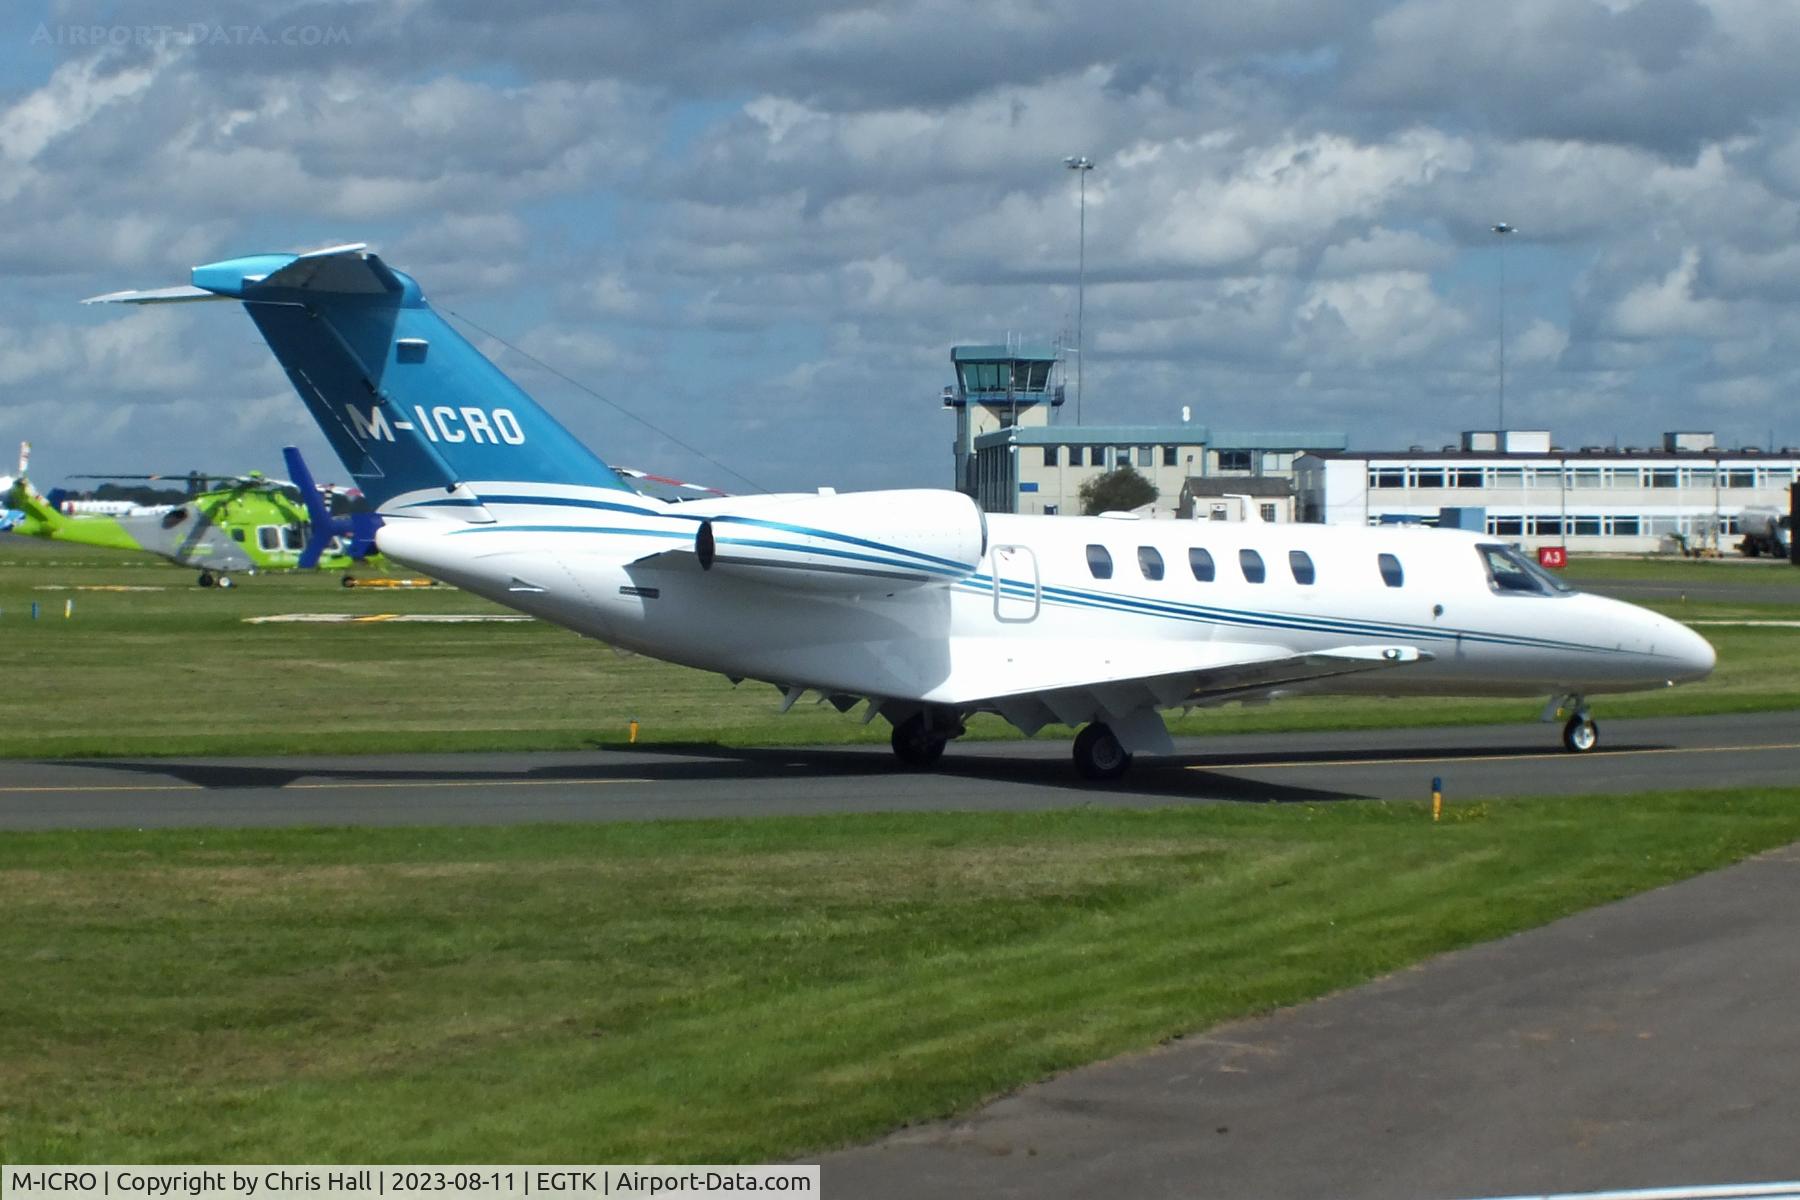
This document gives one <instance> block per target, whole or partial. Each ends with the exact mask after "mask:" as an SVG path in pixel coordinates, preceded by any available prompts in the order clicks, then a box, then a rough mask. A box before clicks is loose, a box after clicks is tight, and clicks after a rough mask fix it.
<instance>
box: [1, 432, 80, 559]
mask: <svg viewBox="0 0 1800 1200" xmlns="http://www.w3.org/2000/svg"><path fill="white" fill-rule="evenodd" d="M30 469H31V443H30V442H20V443H19V473H18V474H17V475H12V476H0V531H4V530H10V531H12V532H14V533H22V534H25V535H27V536H31V537H49V536H50V535H51V533H52V531H54V530H56V529H57V528H59V527H61V526H63V525H66V524H68V522H69V518H67V517H65V516H63V514H62V511H61V509H60V508H59V507H58V506H57V503H56V500H55V496H56V493H55V492H52V493H51V498H50V499H45V498H44V497H43V496H42V495H40V494H39V493H38V490H37V489H36V488H35V487H32V486H31V479H30V478H29V477H28V476H27V475H26V472H27V471H29V470H30Z"/></svg>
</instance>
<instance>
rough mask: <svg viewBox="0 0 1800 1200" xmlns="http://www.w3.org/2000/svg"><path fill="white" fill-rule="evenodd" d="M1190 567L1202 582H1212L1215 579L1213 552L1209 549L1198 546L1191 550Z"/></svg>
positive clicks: (1189, 556) (1189, 554)
mask: <svg viewBox="0 0 1800 1200" xmlns="http://www.w3.org/2000/svg"><path fill="white" fill-rule="evenodd" d="M1188 569H1189V570H1190V571H1192V572H1193V573H1194V578H1195V579H1198V580H1199V581H1200V582H1201V583H1211V582H1212V581H1213V556H1212V554H1211V553H1210V552H1209V551H1206V550H1202V549H1200V548H1199V547H1198V546H1196V547H1195V548H1193V549H1192V550H1189V551H1188Z"/></svg>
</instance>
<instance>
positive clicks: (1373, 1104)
mask: <svg viewBox="0 0 1800 1200" xmlns="http://www.w3.org/2000/svg"><path fill="white" fill-rule="evenodd" d="M1471 902H1472V903H1479V902H1480V898H1479V897H1472V898H1471ZM1796 905H1800V846H1789V847H1786V848H1784V849H1782V850H1777V851H1774V852H1772V853H1769V854H1765V855H1762V856H1761V857H1759V858H1756V859H1752V860H1751V861H1749V862H1746V863H1740V864H1739V865H1737V866H1735V867H1730V868H1728V869H1726V870H1723V871H1717V872H1713V873H1712V874H1709V875H1703V876H1700V877H1698V878H1696V879H1690V880H1687V881H1685V882H1683V883H1679V884H1675V885H1673V886H1670V887H1665V888H1659V889H1657V890H1656V891H1652V892H1646V893H1644V894H1642V895H1639V896H1634V897H1632V898H1631V899H1628V900H1625V901H1622V902H1620V903H1617V904H1610V905H1606V906H1603V907H1601V908H1597V909H1591V910H1589V911H1587V912H1584V913H1580V914H1577V915H1576V916H1573V917H1570V918H1568V919H1566V920H1563V921H1558V922H1556V923H1555V924H1553V925H1549V926H1546V927H1544V928H1542V929H1535V930H1531V931H1529V932H1526V933H1522V934H1518V935H1516V936H1514V937H1510V938H1505V939H1502V940H1501V941H1498V942H1490V943H1487V944H1485V945H1481V946H1476V947H1473V948H1471V949H1468V950H1464V951H1460V952H1458V953H1455V954H1448V955H1444V956H1441V957H1439V958H1436V959H1432V960H1430V961H1427V962H1425V963H1421V964H1419V965H1418V966H1416V967H1412V968H1409V969H1408V970H1405V971H1401V972H1398V973H1396V974H1394V975H1390V976H1388V977H1387V978H1384V979H1380V980H1377V981H1376V982H1374V983H1371V984H1368V985H1366V986H1364V987H1360V988H1354V989H1351V990H1349V991H1346V992H1341V993H1339V994H1337V995H1335V996H1328V997H1326V998H1324V999H1322V1000H1317V1001H1314V1002H1313V1003H1311V1004H1303V1005H1299V1006H1297V1007H1295V1008H1290V1009H1284V1010H1282V1011H1280V1012H1277V1013H1274V1014H1272V1015H1270V1016H1267V1017H1261V1018H1257V1019H1253V1020H1248V1021H1237V1022H1233V1023H1231V1024H1228V1025H1222V1026H1219V1027H1217V1028H1214V1029H1211V1030H1208V1031H1206V1032H1205V1033H1203V1034H1200V1035H1197V1036H1195V1037H1191V1038H1186V1039H1182V1040H1180V1041H1177V1042H1172V1043H1170V1044H1168V1045H1166V1046H1163V1047H1161V1048H1159V1049H1157V1050H1154V1051H1151V1052H1149V1053H1147V1054H1137V1055H1130V1056H1127V1057H1124V1058H1120V1059H1115V1060H1113V1061H1111V1062H1105V1063H1099V1064H1096V1065H1094V1066H1091V1067H1084V1068H1081V1069H1080V1070H1076V1071H1071V1072H1069V1073H1068V1074H1066V1075H1063V1076H1061V1077H1059V1078H1057V1079H1053V1080H1050V1081H1049V1082H1046V1083H1041V1084H1037V1085H1034V1086H1032V1087H1028V1088H1024V1089H1022V1090H1021V1091H1019V1092H1018V1093H1016V1094H1014V1095H1012V1096H1009V1097H1007V1098H1005V1099H1003V1100H999V1101H996V1102H995V1103H993V1104H990V1105H988V1106H987V1107H985V1108H983V1109H980V1110H978V1111H976V1112H974V1113H971V1114H969V1115H967V1116H965V1117H961V1118H958V1119H956V1120H954V1121H948V1122H941V1123H934V1124H929V1125H923V1126H919V1127H917V1128H913V1129H906V1130H902V1131H900V1132H898V1133H896V1134H893V1135H891V1136H890V1137H888V1138H886V1139H884V1140H882V1141H880V1142H878V1143H875V1144H874V1145H871V1146H863V1147H858V1148H856V1149H852V1150H847V1151H843V1152H841V1153H838V1154H831V1155H826V1156H825V1157H824V1159H823V1162H822V1167H823V1170H822V1179H823V1183H824V1187H825V1190H826V1191H827V1192H828V1193H829V1194H831V1195H839V1194H842V1195H846V1196H859V1197H864V1198H866V1200H885V1198H888V1197H893V1198H895V1200H898V1198H900V1197H912V1196H983V1197H1032V1198H1033V1200H1064V1198H1066V1200H1076V1198H1078V1197H1079V1198H1085V1197H1090V1196H1133V1197H1142V1198H1144V1200H1154V1198H1157V1197H1170V1198H1174V1197H1181V1198H1183V1200H1189V1198H1199V1197H1234V1198H1235V1197H1243V1196H1254V1197H1258V1198H1259V1200H1284V1198H1288V1197H1293V1198H1296V1200H1298V1198H1301V1197H1306V1198H1315V1197H1322V1196H1330V1197H1339V1198H1343V1200H1358V1198H1364V1197H1366V1198H1368V1200H1391V1198H1393V1197H1440V1198H1443V1200H1450V1198H1452V1197H1474V1196H1512V1197H1515V1198H1521V1197H1523V1196H1526V1195H1529V1196H1538V1197H1542V1196H1546V1195H1549V1194H1564V1193H1569V1192H1588V1191H1595V1190H1599V1189H1621V1188H1632V1189H1663V1188H1667V1189H1670V1190H1669V1191H1643V1192H1639V1193H1637V1195H1636V1197H1635V1200H1678V1198H1680V1197H1702V1196H1713V1197H1717V1196H1721V1195H1728V1194H1729V1195H1744V1194H1746V1193H1743V1192H1726V1191H1724V1190H1723V1189H1720V1190H1718V1191H1709V1190H1704V1188H1703V1185H1714V1186H1717V1185H1726V1184H1743V1183H1762V1182H1769V1181H1792V1180H1795V1179H1796V1178H1797V1177H1800V1093H1796V1092H1795V1090H1794V1086H1793V1082H1794V1081H1793V1064H1794V1063H1795V1062H1796V1061H1800V1019H1796V1017H1795V1015H1794V1004H1793V995H1794V982H1795V980H1796V979H1797V978H1800V940H1796V939H1795V938H1794V936H1793V927H1792V913H1793V911H1794V908H1795V906H1796ZM1797 1190H1800V1185H1794V1184H1790V1185H1789V1186H1788V1187H1787V1188H1786V1189H1780V1190H1776V1189H1771V1190H1768V1191H1761V1192H1757V1193H1755V1194H1757V1195H1767V1196H1773V1195H1780V1196H1792V1195H1794V1194H1796V1191H1797Z"/></svg>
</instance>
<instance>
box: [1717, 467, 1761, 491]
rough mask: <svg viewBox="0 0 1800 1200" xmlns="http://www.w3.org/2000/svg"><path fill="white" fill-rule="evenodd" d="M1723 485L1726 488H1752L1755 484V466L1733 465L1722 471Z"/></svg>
mask: <svg viewBox="0 0 1800 1200" xmlns="http://www.w3.org/2000/svg"><path fill="white" fill-rule="evenodd" d="M1724 475H1725V486H1726V487H1728V488H1753V487H1755V486H1756V468H1755V467H1733V468H1731V469H1730V470H1729V471H1726V472H1724Z"/></svg>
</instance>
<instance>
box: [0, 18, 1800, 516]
mask: <svg viewBox="0 0 1800 1200" xmlns="http://www.w3.org/2000/svg"><path fill="white" fill-rule="evenodd" d="M1796 62H1800V5H1795V4H1793V3H1791V2H1790V0H1639V2H1632V0H1512V2H1510V3H1507V4H1501V5H1474V4H1470V3H1468V2H1467V0H1392V2H1377V0H1368V2H1360V0H1258V2H1257V3H1250V4H1175V3H1169V2H1168V0H1112V2H1111V3H1108V4H1094V3H1080V2H1077V0H998V2H991V3H982V4H977V5H969V4H967V3H966V2H963V0H882V2H881V3H879V4H869V5H867V6H855V5H849V4H827V3H815V2H812V0H756V2H755V3H746V2H744V0H662V2H659V3H648V2H645V3H635V4H627V5H615V4H606V3H601V4H591V3H576V2H575V0H560V2H558V3H540V2H537V0H522V2H520V3H513V4H508V5H504V6H503V5H496V4H491V3H481V2H477V0H446V2H443V3H430V2H427V0H401V2H398V3H368V4H362V3H349V4H333V3H303V4H286V3H281V2H270V3H243V4H219V3H216V2H214V0H118V2H115V3H96V2H93V0H67V2H65V3H60V4H51V5H48V6H44V7H40V8H36V9H34V8H33V7H32V6H31V5H28V4H26V5H13V6H9V7H8V16H7V17H5V18H3V19H0V214H4V218H5V219H4V220H3V221H0V442H6V443H10V442H11V441H16V440H18V439H21V438H29V439H30V440H32V441H33V443H34V444H35V463H34V467H35V471H34V473H35V474H36V475H37V476H38V478H39V481H40V482H41V483H43V484H46V485H47V484H49V483H53V482H55V481H56V479H57V478H58V477H60V475H61V474H62V473H63V472H65V471H79V470H152V469H185V468H188V467H202V468H205V469H211V470H237V469H242V468H245V467H249V466H261V467H264V468H270V469H273V468H276V467H277V466H278V465H279V447H280V446H281V445H282V444H283V443H284V442H288V441H294V440H298V441H299V442H300V444H301V445H302V446H303V447H305V448H306V449H307V450H308V451H309V452H311V453H312V454H314V455H315V456H317V457H318V458H319V459H320V460H322V463H321V466H322V469H321V474H328V473H330V470H332V469H335V464H331V463H330V460H329V455H328V452H327V451H326V449H325V447H324V443H323V441H322V440H321V439H320V438H318V437H317V435H316V434H315V433H314V432H313V430H312V428H311V426H310V423H309V422H308V421H307V419H306V418H305V415H304V412H303V410H302V408H301V406H300V404H299V402H298V400H297V399H296V398H295V397H294V396H293V395H292V393H291V391H290V390H289V388H288V386H287V384H286V382H285V379H284V378H283V377H282V376H281V374H280V373H279V371H278V370H277V369H276V367H275V365H274V362H273V360H272V359H271V358H270V357H269V355H268V353H267V351H266V349H265V348H264V347H263V346H262V343H261V341H260V339H259V338H258V337H257V335H256V332H255V330H254V328H253V327H252V325H251V324H250V322H249V320H248V319H247V318H246V317H245V316H244V315H243V314H242V312H241V311H236V310H233V309H231V308H228V307H226V306H224V305H200V306H184V307H178V308H156V309H148V310H119V309H106V308H102V309H84V308H81V307H79V306H77V305H76V303H75V301H76V300H78V299H79V298H81V297H83V296H87V295H91V294H93V293H96V292H103V291H111V290H115V289H118V288H122V287H133V286H155V285H164V284H169V283H177V282H184V281H185V279H186V273H187V270H188V269H189V268H190V267H192V266H193V265H194V264H196V263H200V262H207V261H211V260H213V259H217V258H224V257H231V256H235V255H238V254H242V253H248V252H255V251H263V250H280V249H299V248H306V247H311V246H317V245H323V244H328V243H332V242H339V241H368V242H370V243H372V244H373V245H374V246H375V247H376V248H377V249H378V250H379V251H381V252H382V253H383V254H384V256H385V257H386V258H387V259H388V260H389V261H390V262H392V263H393V264H394V265H396V266H398V267H400V268H401V269H403V270H406V271H409V272H411V273H412V274H414V275H415V276H417V277H419V279H420V280H421V282H422V283H423V285H424V287H425V290H426V294H427V295H428V297H430V298H431V299H432V301H433V303H434V304H436V305H437V306H438V307H439V308H440V309H441V310H447V311H448V312H449V313H450V314H452V315H453V316H454V318H456V319H458V320H460V321H461V322H462V323H463V326H462V327H463V329H464V332H465V333H466V334H468V335H469V336H471V337H472V338H473V339H474V340H475V341H476V342H477V344H479V345H482V346H483V347H484V348H485V349H488V350H489V351H490V352H491V353H492V354H493V356H494V357H495V358H496V360H497V361H498V362H499V363H500V364H501V366H502V367H504V368H505V369H506V370H507V371H508V372H509V373H510V374H512V375H513V377H514V378H515V379H517V380H518V381H519V382H520V383H521V384H522V385H523V386H524V387H525V388H526V389H527V390H528V391H530V392H532V393H533V394H534V395H536V396H537V397H538V398H539V399H540V400H541V401H543V402H544V403H545V404H546V405H547V406H548V407H549V408H551V409H552V411H554V412H555V413H556V414H557V415H558V416H559V417H560V418H561V419H563V420H564V422H565V423H567V424H569V425H570V426H571V427H572V428H574V429H575V430H576V431H577V432H578V433H579V434H580V435H581V436H583V438H584V439H586V440H588V441H589V443H590V444H591V445H593V446H594V447H595V448H596V449H597V450H598V451H599V452H600V454H601V455H602V457H605V458H607V459H608V460H609V461H613V462H616V463H621V464H626V465H632V466H638V467H642V468H647V469H651V470H660V471H664V472H668V473H673V474H677V475H681V476H683V477H686V478H691V479H697V480H702V481H705V482H709V483H717V484H721V485H723V486H725V487H728V488H730V489H733V490H750V489H752V488H790V487H796V488H810V487H812V486H815V485H819V484H832V485H836V486H839V487H853V486H905V485H945V484H947V483H948V482H949V480H950V453H949V447H950V438H951V422H950V418H949V417H948V416H947V415H946V414H945V413H943V412H942V411H941V410H940V409H939V408H938V406H937V403H936V399H935V398H936V396H937V394H938V392H939V390H940V389H941V388H942V386H943V385H944V384H946V383H948V382H950V378H951V376H950V370H949V348H950V346H951V345H953V344H955V343H958V342H975V341H989V340H998V339H999V338H1001V337H1003V336H1005V335H1006V334H1007V333H1008V332H1012V333H1015V334H1021V335H1024V336H1026V337H1029V338H1033V339H1043V340H1049V339H1050V338H1052V337H1054V336H1056V335H1057V334H1058V333H1059V332H1066V333H1067V334H1069V335H1071V336H1072V333H1073V329H1074V324H1075V317H1074V314H1075V309H1076V287H1075V278H1076V250H1077V239H1076V230H1077V199H1076V178H1075V175H1074V174H1073V173H1072V172H1070V171H1068V170H1066V169H1064V167H1063V166H1062V160H1063V158H1064V157H1065V156H1067V155H1071V154H1085V155H1088V156H1091V157H1092V158H1093V159H1094V161H1095V163H1096V167H1095V169H1094V171H1093V172H1092V173H1091V174H1090V175H1089V176H1088V180H1087V188H1088V191H1087V264H1088V282H1087V289H1086V304H1085V313H1086V315H1085V321H1084V336H1085V341H1086V345H1087V353H1086V367H1085V372H1084V375H1085V378H1084V389H1085V395H1084V404H1083V408H1084V410H1085V417H1086V419H1087V421H1088V422H1089V423H1100V422H1105V423H1120V422H1145V421H1171V420H1175V419H1177V416H1178V413H1179V410H1180V408H1181V406H1182V405H1184V404H1187V405H1192V406H1193V408H1194V410H1195V419H1196V420H1198V421H1203V422H1206V423H1208V424H1210V425H1211V426H1212V427H1213V428H1215V429H1219V430H1232V429H1258V428H1316V429H1323V430H1333V431H1345V432H1347V433H1349V435H1350V438H1351V443H1352V445H1356V446H1365V447H1380V446H1391V445H1400V446H1405V445H1408V444H1412V443H1425V444H1429V445H1437V444H1440V443H1443V442H1447V441H1451V440H1453V439H1454V438H1455V436H1456V433H1457V431H1458V430H1461V429H1465V428H1478V427H1492V425H1493V422H1494V419H1495V408H1496V393H1497V385H1498V371H1497V363H1498V353H1497V351H1498V347H1499V335H1498V331H1499V325H1500V318H1501V308H1502V295H1504V312H1505V322H1506V329H1507V338H1506V364H1507V371H1506V401H1507V415H1508V417H1509V424H1512V425H1514V426H1525V427H1539V428H1549V429H1552V430H1553V431H1555V433H1556V440H1557V442H1558V443H1559V444H1565V445H1571V446H1573V445H1580V444H1586V443H1595V442H1612V441H1614V440H1617V441H1618V442H1620V443H1621V444H1627V445H1641V444H1645V443H1648V442H1651V441H1653V440H1654V439H1655V438H1656V436H1657V434H1658V433H1659V432H1660V431H1661V430H1664V429H1675V428H1685V429H1696V428H1697V429H1710V430H1715V431H1717V432H1718V433H1719V435H1720V438H1721V441H1722V442H1723V443H1726V444H1731V445H1739V444H1744V443H1754V444H1765V443H1767V442H1768V441H1769V440H1770V439H1771V438H1773V440H1774V441H1775V442H1776V443H1777V444H1786V445H1795V444H1800V405H1797V404H1796V386H1797V385H1800V304H1797V303H1796V301H1800V236H1797V235H1800V103H1797V99H1800V84H1797V83H1796V79H1797V78H1800V76H1797V75H1796V72H1795V71H1794V69H1793V64H1794V63H1796ZM1501 220H1504V221H1509V222H1512V223H1513V224H1514V225H1516V226H1517V227H1518V229H1519V232H1518V233H1517V234H1516V235H1514V236H1513V237H1512V238H1511V239H1509V240H1507V242H1506V244H1505V246H1504V249H1502V248H1501V246H1500V244H1499V239H1498V238H1497V237H1496V236H1495V235H1494V234H1493V233H1492V232H1491V231H1490V226H1492V225H1493V223H1494V222H1496V221H1501ZM1502 255H1503V256H1504V261H1503V260H1502ZM1502 270H1504V279H1505V285H1504V292H1503V290H1502V287H1501V273H1502ZM496 338H497V339H500V341H496V340H494V339H496ZM501 342H504V343H506V344H505V345H503V344H501ZM514 348H516V349H514ZM533 359H536V360H539V361H541V362H542V363H543V364H547V365H548V367H549V368H552V369H553V370H546V369H545V368H544V367H542V366H539V365H537V363H536V362H534V361H533ZM1070 407H1071V408H1072V407H1073V405H1072V404H1071V406H1070ZM634 418H641V420H639V419H634ZM1067 419H1071V420H1072V419H1073V413H1072V412H1070V413H1068V414H1067ZM645 422H647V423H648V424H646V423H645Z"/></svg>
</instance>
